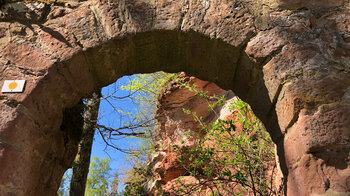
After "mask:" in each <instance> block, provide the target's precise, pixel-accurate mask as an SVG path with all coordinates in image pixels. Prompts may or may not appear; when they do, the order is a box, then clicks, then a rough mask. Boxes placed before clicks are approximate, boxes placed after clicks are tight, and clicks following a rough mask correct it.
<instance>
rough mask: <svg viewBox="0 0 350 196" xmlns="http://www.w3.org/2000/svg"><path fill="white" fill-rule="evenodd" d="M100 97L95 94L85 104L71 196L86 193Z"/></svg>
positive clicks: (70, 191) (98, 94)
mask: <svg viewBox="0 0 350 196" xmlns="http://www.w3.org/2000/svg"><path fill="white" fill-rule="evenodd" d="M100 97H101V92H94V93H93V94H92V95H91V97H90V98H88V99H87V101H86V104H85V112H84V125H83V133H82V138H81V141H80V143H79V148H78V153H77V156H76V157H75V161H74V164H73V175H72V179H71V183H70V189H69V195H70V196H84V193H85V187H86V180H87V176H88V173H89V166H90V155H91V147H92V142H93V139H94V133H95V126H96V121H97V116H98V109H99V106H100Z"/></svg>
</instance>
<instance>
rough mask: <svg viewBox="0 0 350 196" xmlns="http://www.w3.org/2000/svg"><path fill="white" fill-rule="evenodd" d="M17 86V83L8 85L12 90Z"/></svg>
mask: <svg viewBox="0 0 350 196" xmlns="http://www.w3.org/2000/svg"><path fill="white" fill-rule="evenodd" d="M17 85H18V84H17V82H11V83H10V84H9V89H11V90H13V89H15V88H16V87H17Z"/></svg>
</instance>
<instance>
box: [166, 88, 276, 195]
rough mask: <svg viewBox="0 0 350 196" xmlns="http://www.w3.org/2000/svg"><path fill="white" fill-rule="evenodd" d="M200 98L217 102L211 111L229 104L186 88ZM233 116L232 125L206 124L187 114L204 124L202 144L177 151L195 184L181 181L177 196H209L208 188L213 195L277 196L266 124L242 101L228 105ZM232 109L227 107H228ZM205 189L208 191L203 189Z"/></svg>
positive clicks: (226, 122)
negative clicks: (207, 193)
mask: <svg viewBox="0 0 350 196" xmlns="http://www.w3.org/2000/svg"><path fill="white" fill-rule="evenodd" d="M183 86H184V87H186V88H188V89H189V90H191V91H195V93H196V94H197V95H198V96H202V97H205V98H207V99H211V100H213V99H217V101H216V102H215V103H214V104H211V105H210V106H209V108H210V109H211V110H213V109H214V108H215V107H216V106H222V105H224V103H225V100H224V97H221V98H216V97H215V96H208V95H207V93H206V92H204V91H196V88H195V86H189V85H188V84H183ZM226 105H228V108H229V110H230V111H231V112H232V113H233V114H234V116H233V119H223V120H217V121H215V122H213V123H210V124H204V123H202V119H201V117H198V116H196V114H195V113H193V112H191V111H190V110H187V109H185V108H184V112H185V113H186V114H187V115H193V116H194V119H195V121H197V122H199V123H201V130H199V132H200V133H201V134H200V135H202V136H198V134H197V133H198V131H197V132H190V133H189V134H197V135H196V136H197V137H199V139H198V140H197V141H196V145H195V146H194V147H192V148H187V147H178V146H175V147H174V150H175V151H177V153H178V156H179V158H178V161H179V163H180V164H181V165H182V167H183V168H185V169H186V171H187V172H188V176H192V177H194V178H195V180H192V181H191V182H188V181H184V180H183V179H184V177H179V178H178V179H177V183H176V185H175V186H173V188H172V189H173V192H174V193H176V194H177V195H197V194H204V193H203V192H202V191H203V187H206V188H209V190H210V194H212V195H246V194H253V195H276V194H278V193H277V190H276V188H275V187H274V186H273V182H274V176H275V160H274V144H273V142H272V140H271V138H270V136H269V134H268V133H267V131H266V130H265V128H264V126H263V125H262V123H261V122H260V121H259V120H258V119H257V117H256V116H255V115H254V113H253V112H252V110H251V109H250V107H249V106H248V105H247V103H245V102H243V101H242V100H240V99H236V100H235V101H233V102H231V103H229V104H226ZM226 107H227V106H226ZM204 189H205V188H204Z"/></svg>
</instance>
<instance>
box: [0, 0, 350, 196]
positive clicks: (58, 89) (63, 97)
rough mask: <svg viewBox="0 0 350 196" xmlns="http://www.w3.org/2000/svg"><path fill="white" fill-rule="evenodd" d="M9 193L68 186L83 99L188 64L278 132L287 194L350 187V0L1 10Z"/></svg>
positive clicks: (0, 191) (1, 183) (131, 0)
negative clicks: (12, 89)
mask: <svg viewBox="0 0 350 196" xmlns="http://www.w3.org/2000/svg"><path fill="white" fill-rule="evenodd" d="M0 10H1V11H0V85H2V84H3V82H4V80H6V79H11V80H12V79H24V80H26V81H27V85H26V87H25V89H24V92H23V93H1V94H0V102H1V105H0V195H26V196H30V195H56V191H57V189H58V187H59V183H60V180H61V177H62V175H63V173H64V171H65V170H66V169H67V168H68V167H70V166H71V165H72V161H73V159H74V155H75V153H76V151H77V143H78V140H79V137H80V132H79V123H78V122H80V120H81V119H79V117H78V116H79V115H78V114H79V112H80V111H79V108H78V107H75V106H76V105H77V103H78V101H79V100H80V99H81V98H82V97H86V96H88V95H89V94H90V93H91V92H93V91H94V90H95V89H98V88H100V87H102V86H105V85H108V84H110V83H113V82H114V81H116V80H117V79H118V78H119V77H122V76H123V75H127V74H134V73H146V72H154V71H159V70H163V71H167V72H179V71H184V72H186V73H187V74H189V75H194V76H196V77H198V78H200V79H202V80H207V81H211V82H214V83H216V84H217V85H219V86H220V87H221V88H224V89H226V90H232V91H233V92H234V93H235V94H236V95H238V96H239V97H240V98H241V99H243V100H245V101H246V102H248V103H249V104H250V105H251V107H252V108H253V110H254V112H255V114H256V115H257V116H258V117H259V118H260V119H261V120H262V122H263V123H264V125H265V126H266V128H267V130H268V131H269V133H270V134H271V136H272V138H273V141H274V142H275V144H276V148H277V155H276V156H277V158H278V160H279V163H280V168H281V171H282V173H283V176H284V180H285V182H286V187H285V189H286V190H285V191H286V194H287V195H296V196H299V195H300V196H304V195H350V160H349V158H350V157H349V152H350V1H349V0H309V1H302V0H99V1H92V0H91V1H90V0H89V1H72V2H70V1H69V2H68V3H66V4H52V5H45V4H43V3H23V2H17V3H5V4H3V5H1V8H0Z"/></svg>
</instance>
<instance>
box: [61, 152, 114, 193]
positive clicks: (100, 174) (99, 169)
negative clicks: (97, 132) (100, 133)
mask: <svg viewBox="0 0 350 196" xmlns="http://www.w3.org/2000/svg"><path fill="white" fill-rule="evenodd" d="M111 172H112V170H111V167H110V159H108V158H103V159H99V158H98V157H93V158H92V161H91V163H90V169H89V175H88V178H87V182H86V189H85V195H86V196H102V195H117V186H118V182H119V181H118V176H116V175H117V174H114V175H115V176H114V179H113V180H111V178H110V177H111ZM71 177H72V172H71V171H70V170H69V171H68V172H66V173H65V175H64V176H63V178H62V181H61V186H60V188H59V190H58V192H57V194H58V195H59V196H68V193H69V181H70V179H71Z"/></svg>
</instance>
